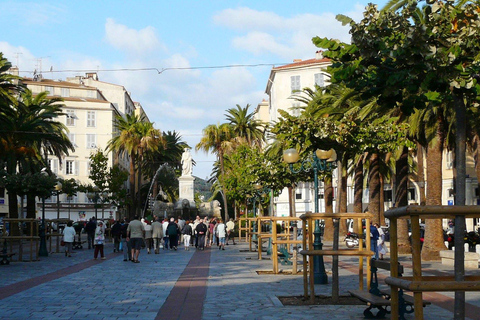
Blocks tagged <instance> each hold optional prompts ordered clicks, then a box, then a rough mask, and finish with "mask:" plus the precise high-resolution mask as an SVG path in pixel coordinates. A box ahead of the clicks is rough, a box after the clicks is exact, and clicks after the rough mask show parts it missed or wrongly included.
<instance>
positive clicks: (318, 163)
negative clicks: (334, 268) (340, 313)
mask: <svg viewBox="0 0 480 320" xmlns="http://www.w3.org/2000/svg"><path fill="white" fill-rule="evenodd" d="M336 157H337V156H336V153H335V151H334V150H333V149H330V150H328V151H325V150H320V149H318V150H316V151H315V152H314V153H313V154H312V156H311V157H309V158H307V159H305V160H303V161H302V162H301V166H300V168H299V169H298V170H296V169H295V168H294V167H293V164H294V163H296V162H298V161H299V159H300V156H299V154H298V152H297V150H296V149H288V150H285V151H284V152H283V160H284V161H285V162H286V163H288V164H289V167H290V171H292V173H299V172H301V171H304V172H310V171H313V181H314V190H315V191H314V193H315V194H314V201H315V213H318V172H319V171H320V172H330V171H332V169H333V168H332V162H333V161H335V160H336ZM313 234H314V236H315V241H314V242H313V248H314V249H315V250H322V247H323V243H322V230H321V228H320V220H317V221H316V223H315V230H314V232H313ZM313 279H314V283H315V284H327V283H328V277H327V273H326V272H325V265H324V262H323V256H314V257H313Z"/></svg>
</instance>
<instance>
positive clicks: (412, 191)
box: [407, 188, 417, 201]
mask: <svg viewBox="0 0 480 320" xmlns="http://www.w3.org/2000/svg"><path fill="white" fill-rule="evenodd" d="M407 197H408V200H410V201H416V200H417V197H416V196H415V188H408V194H407Z"/></svg>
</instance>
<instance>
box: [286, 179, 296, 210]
mask: <svg viewBox="0 0 480 320" xmlns="http://www.w3.org/2000/svg"><path fill="white" fill-rule="evenodd" d="M287 190H288V215H289V216H290V217H294V213H295V198H294V197H293V186H289V187H288V188H287Z"/></svg>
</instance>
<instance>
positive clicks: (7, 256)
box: [0, 239, 15, 266]
mask: <svg viewBox="0 0 480 320" xmlns="http://www.w3.org/2000/svg"><path fill="white" fill-rule="evenodd" d="M7 248H8V247H7V239H5V240H4V242H3V250H2V252H1V253H0V258H1V259H2V260H0V265H2V266H3V265H5V264H10V260H11V259H12V256H14V255H15V253H8V249H7Z"/></svg>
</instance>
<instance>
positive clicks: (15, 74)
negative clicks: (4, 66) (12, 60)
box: [9, 66, 19, 77]
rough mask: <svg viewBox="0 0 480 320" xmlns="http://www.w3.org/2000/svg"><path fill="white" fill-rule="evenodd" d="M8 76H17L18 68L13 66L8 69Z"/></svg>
mask: <svg viewBox="0 0 480 320" xmlns="http://www.w3.org/2000/svg"><path fill="white" fill-rule="evenodd" d="M9 72H10V74H11V75H13V76H17V77H18V75H19V71H18V67H17V66H15V67H10V70H9Z"/></svg>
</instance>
